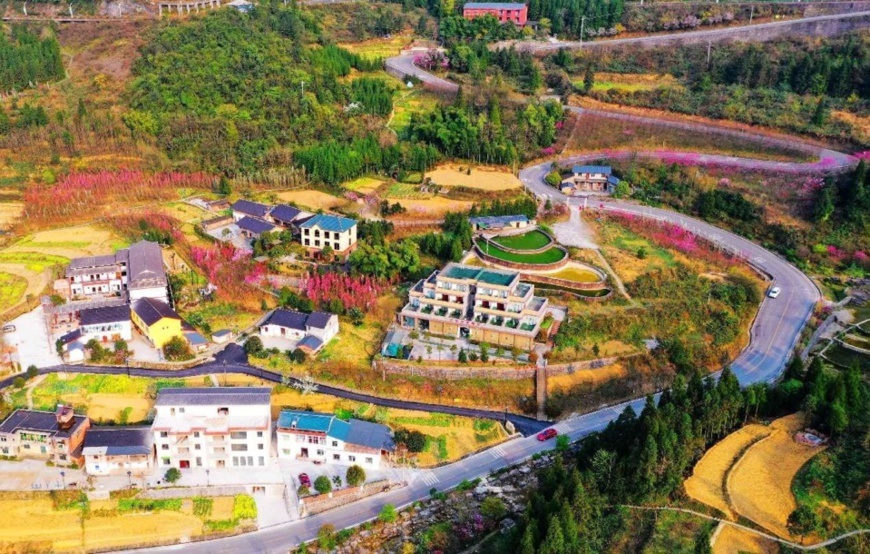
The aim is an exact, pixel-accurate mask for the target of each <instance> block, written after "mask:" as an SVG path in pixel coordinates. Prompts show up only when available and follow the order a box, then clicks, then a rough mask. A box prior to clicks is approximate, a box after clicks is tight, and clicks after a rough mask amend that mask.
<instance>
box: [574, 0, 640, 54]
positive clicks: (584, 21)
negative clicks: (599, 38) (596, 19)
mask: <svg viewBox="0 0 870 554" xmlns="http://www.w3.org/2000/svg"><path fill="white" fill-rule="evenodd" d="M641 4H643V1H642V0H641ZM585 26H586V16H585V15H584V16H582V17H581V18H580V44H583V27H585Z"/></svg>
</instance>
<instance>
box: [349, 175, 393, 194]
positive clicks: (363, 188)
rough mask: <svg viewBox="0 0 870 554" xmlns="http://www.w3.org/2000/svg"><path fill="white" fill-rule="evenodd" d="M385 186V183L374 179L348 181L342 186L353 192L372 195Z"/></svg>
mask: <svg viewBox="0 0 870 554" xmlns="http://www.w3.org/2000/svg"><path fill="white" fill-rule="evenodd" d="M383 184H384V181H382V180H380V179H375V178H374V177H360V178H359V179H354V180H353V181H348V182H347V183H344V184H342V185H341V186H342V188H345V189H347V190H350V191H353V192H358V193H360V194H371V193H373V192H375V191H376V190H378V188H380V186H381V185H383Z"/></svg>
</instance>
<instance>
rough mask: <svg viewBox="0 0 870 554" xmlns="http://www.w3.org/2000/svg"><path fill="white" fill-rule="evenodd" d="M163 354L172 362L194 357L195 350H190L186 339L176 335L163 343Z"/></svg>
mask: <svg viewBox="0 0 870 554" xmlns="http://www.w3.org/2000/svg"><path fill="white" fill-rule="evenodd" d="M163 356H164V357H165V358H166V359H167V360H169V361H171V362H180V361H184V360H189V359H191V358H193V352H191V351H190V345H188V344H187V341H186V340H184V339H183V338H181V337H179V336H174V337H172V338H171V339H169V342H167V343H166V344H164V345H163Z"/></svg>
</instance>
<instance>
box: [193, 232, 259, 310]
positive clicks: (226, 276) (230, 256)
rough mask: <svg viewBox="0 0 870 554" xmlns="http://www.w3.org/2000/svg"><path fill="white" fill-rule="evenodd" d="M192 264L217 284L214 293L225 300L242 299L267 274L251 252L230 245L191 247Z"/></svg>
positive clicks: (211, 281)
mask: <svg viewBox="0 0 870 554" xmlns="http://www.w3.org/2000/svg"><path fill="white" fill-rule="evenodd" d="M190 256H191V259H192V260H193V263H194V264H195V265H196V266H197V267H199V269H200V270H201V271H202V272H203V273H204V274H205V276H206V278H207V279H208V280H209V282H210V283H212V284H213V285H215V286H217V296H218V297H219V298H223V299H226V300H233V301H237V300H240V299H244V298H246V297H248V296H249V295H250V293H251V292H252V290H251V288H250V286H251V285H259V284H260V283H261V282H262V281H263V279H264V278H265V276H266V268H265V267H264V265H263V264H261V263H258V262H256V261H255V260H254V259H253V257H252V255H251V253H250V252H247V251H244V250H239V249H237V248H235V247H234V246H233V245H232V244H227V243H221V244H219V245H215V246H210V247H208V248H203V247H200V246H193V247H191V249H190Z"/></svg>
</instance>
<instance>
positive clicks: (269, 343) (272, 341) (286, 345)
mask: <svg viewBox="0 0 870 554" xmlns="http://www.w3.org/2000/svg"><path fill="white" fill-rule="evenodd" d="M260 340H262V341H263V347H264V348H266V349H267V350H268V349H270V348H277V349H278V350H280V351H281V352H284V351H286V350H293V349H295V348H296V345H297V344H299V341H298V340H293V339H287V338H281V337H265V336H263V335H260Z"/></svg>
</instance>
